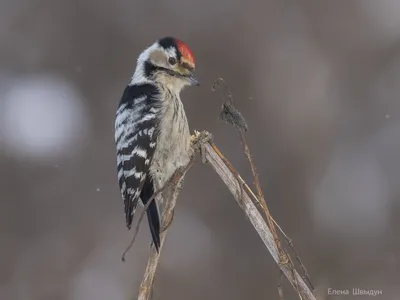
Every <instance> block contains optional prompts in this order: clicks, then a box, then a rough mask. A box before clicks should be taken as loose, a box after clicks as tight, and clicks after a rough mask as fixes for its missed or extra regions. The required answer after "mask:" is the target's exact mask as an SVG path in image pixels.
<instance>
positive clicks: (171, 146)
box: [150, 92, 191, 189]
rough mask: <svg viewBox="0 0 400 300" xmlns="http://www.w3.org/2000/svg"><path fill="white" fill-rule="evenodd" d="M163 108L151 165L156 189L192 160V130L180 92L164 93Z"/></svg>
mask: <svg viewBox="0 0 400 300" xmlns="http://www.w3.org/2000/svg"><path fill="white" fill-rule="evenodd" d="M163 94H164V97H165V98H163V100H162V101H163V109H162V112H161V113H162V117H161V123H160V125H159V134H158V138H157V145H156V150H155V153H154V157H153V161H152V164H151V166H150V174H151V176H152V177H153V180H154V183H155V186H156V189H159V188H161V187H163V186H164V184H165V182H166V181H168V179H169V178H170V177H171V176H172V175H173V174H174V172H175V170H176V169H178V168H180V167H183V166H185V165H186V164H187V163H188V162H189V160H190V155H191V152H190V149H191V148H190V132H189V125H188V122H187V118H186V114H185V111H184V108H183V104H182V102H181V100H180V98H179V94H177V95H175V96H174V95H173V94H171V93H170V92H166V93H163Z"/></svg>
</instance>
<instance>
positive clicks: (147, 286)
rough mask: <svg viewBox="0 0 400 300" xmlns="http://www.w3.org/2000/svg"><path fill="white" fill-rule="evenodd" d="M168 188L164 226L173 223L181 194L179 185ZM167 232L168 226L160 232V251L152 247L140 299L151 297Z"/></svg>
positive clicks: (140, 289)
mask: <svg viewBox="0 0 400 300" xmlns="http://www.w3.org/2000/svg"><path fill="white" fill-rule="evenodd" d="M167 190H168V194H170V195H169V196H168V198H167V201H166V203H165V208H164V213H163V222H162V224H163V226H165V225H166V224H170V223H171V220H172V217H173V214H174V209H175V205H176V201H177V199H178V194H179V189H178V188H177V186H171V187H170V188H168V189H167ZM166 234H167V226H166V227H165V228H164V230H163V231H162V232H161V233H160V249H159V252H158V253H157V251H156V249H155V247H154V246H153V247H151V250H150V257H149V260H148V262H147V267H146V271H145V272H144V276H143V280H142V283H141V284H140V288H139V296H138V300H148V299H150V297H151V292H152V288H153V282H154V276H155V273H156V269H157V265H158V261H159V259H160V254H161V249H162V246H163V244H164V241H165V237H166Z"/></svg>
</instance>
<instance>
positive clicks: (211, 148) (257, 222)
mask: <svg viewBox="0 0 400 300" xmlns="http://www.w3.org/2000/svg"><path fill="white" fill-rule="evenodd" d="M204 149H205V155H206V158H207V161H208V164H209V165H211V166H212V167H213V169H214V170H215V171H216V173H217V174H218V175H219V176H220V177H221V179H222V180H223V181H224V183H225V185H226V186H227V187H228V189H229V190H230V192H231V193H232V194H233V196H234V197H235V199H236V201H237V203H238V204H239V206H240V207H241V208H242V209H243V211H244V212H245V213H246V215H247V217H248V219H249V220H250V222H251V223H252V225H253V226H254V228H255V229H256V231H257V233H258V234H259V236H260V238H261V239H262V241H263V242H264V244H265V246H266V247H267V249H268V251H269V252H270V253H271V255H272V257H273V259H274V260H275V262H276V263H277V264H278V267H279V268H280V269H281V270H282V272H283V273H284V274H285V276H286V277H287V279H288V280H289V282H290V283H291V285H292V286H293V287H294V289H295V290H296V291H298V293H299V296H300V298H301V299H304V300H315V299H316V298H315V296H314V294H313V293H312V291H311V290H310V288H309V286H308V285H307V284H306V283H305V282H304V280H303V278H302V277H301V276H300V275H299V274H298V272H297V271H296V270H295V269H294V266H293V264H292V263H291V262H290V260H289V263H286V264H282V263H281V262H280V259H281V258H280V255H279V254H280V253H279V251H278V249H277V246H276V243H275V239H274V236H273V234H272V232H271V230H270V228H269V226H268V225H267V223H266V222H265V220H264V219H263V217H262V215H261V214H260V212H259V211H258V209H257V207H256V206H255V204H254V203H253V201H252V197H255V195H254V193H252V192H251V190H250V188H249V186H248V185H247V184H246V183H245V181H244V180H243V179H242V178H241V176H240V175H239V174H238V173H237V171H236V170H235V169H234V168H233V167H232V165H231V164H230V163H229V162H228V160H227V159H226V158H224V156H223V155H222V153H221V152H220V151H219V149H218V148H217V147H216V145H215V144H213V143H210V142H209V143H206V144H205V146H204ZM242 187H243V190H244V192H245V193H242V192H241V191H242Z"/></svg>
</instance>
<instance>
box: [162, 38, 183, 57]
mask: <svg viewBox="0 0 400 300" xmlns="http://www.w3.org/2000/svg"><path fill="white" fill-rule="evenodd" d="M175 41H176V39H175V38H173V37H165V38H162V39H160V40H158V44H159V45H160V46H161V47H163V48H164V49H168V48H175V52H176V58H177V59H178V61H179V62H180V61H181V53H180V52H179V50H178V48H177V47H176V42H175Z"/></svg>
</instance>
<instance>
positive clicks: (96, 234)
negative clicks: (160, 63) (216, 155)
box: [0, 0, 400, 300]
mask: <svg viewBox="0 0 400 300" xmlns="http://www.w3.org/2000/svg"><path fill="white" fill-rule="evenodd" d="M164 36H175V37H178V38H180V39H182V40H183V41H185V42H186V43H187V44H188V45H189V46H190V47H191V48H192V50H193V52H194V54H195V58H196V65H197V74H198V77H199V79H200V80H201V82H202V86H201V87H199V88H190V89H187V90H185V91H184V92H183V95H182V97H183V99H184V105H185V108H186V111H187V114H188V116H189V123H190V125H191V128H192V129H198V130H202V129H207V130H209V131H211V132H212V133H213V134H214V136H215V142H216V143H217V145H218V146H219V147H220V148H221V150H222V151H223V152H224V154H225V155H226V156H227V158H229V159H230V161H231V162H232V164H233V165H234V166H235V167H236V168H237V169H238V170H239V171H240V172H241V174H243V176H244V177H245V178H246V179H247V180H248V181H249V183H251V176H250V174H251V173H250V170H249V167H248V164H247V162H246V159H245V157H244V155H243V153H242V150H241V147H240V144H239V139H238V136H237V133H235V131H234V130H233V129H232V128H230V127H229V126H227V125H224V124H221V123H220V122H219V120H218V113H219V109H220V107H221V99H220V98H221V94H222V92H218V93H212V92H211V85H212V82H213V81H214V80H215V79H216V78H217V77H221V76H222V77H224V78H225V80H226V81H227V82H228V84H229V85H230V87H231V90H232V93H233V94H234V97H235V101H236V105H237V107H238V108H239V109H240V110H241V111H242V113H243V114H244V116H245V117H246V118H247V121H248V123H249V129H250V131H249V133H248V142H249V145H250V147H251V149H252V151H253V154H254V159H255V162H256V164H257V167H258V171H259V173H260V177H261V181H262V184H263V189H264V192H265V196H266V199H267V202H268V204H269V207H270V210H271V212H272V214H273V216H274V217H275V219H276V220H278V222H279V223H280V225H281V226H282V228H283V229H284V230H285V231H286V232H287V234H288V235H289V236H290V237H291V238H292V239H293V242H294V244H295V246H296V247H297V250H298V252H299V255H300V257H301V258H302V259H303V261H304V263H305V265H306V267H308V271H309V273H310V275H311V278H312V281H313V283H314V285H315V287H316V289H317V295H318V299H348V298H352V296H344V297H339V296H338V297H329V296H328V295H327V290H328V288H333V289H352V288H363V289H379V290H382V296H380V298H381V299H387V300H392V299H393V300H394V299H399V296H400V287H399V283H400V275H399V273H398V269H399V266H400V237H399V234H398V232H397V228H398V226H399V221H398V217H397V216H398V215H399V212H400V201H399V200H400V199H399V198H400V160H399V158H400V104H399V99H398V98H399V97H398V95H399V92H400V84H399V80H400V2H399V1H396V0H392V1H391V0H380V1H376V0H362V1H361V0H360V1H320V0H304V1H293V0H270V1H228V0H220V1H210V0H203V1H194V0H186V1H183V0H176V1H159V0H153V1H135V0H130V1H128V0H115V1H95V0H68V1H67V0H30V1H29V0H2V1H1V2H0V45H1V46H0V233H1V235H0V299H1V300H25V299H26V300H80V299H82V300H83V299H85V300H92V299H95V300H102V299H104V300H109V299H113V300H125V299H132V297H134V296H135V295H136V294H137V290H138V286H139V284H140V281H141V276H142V274H143V271H144V268H145V265H146V263H147V255H148V250H149V242H150V234H149V230H148V228H147V222H146V223H143V225H144V226H142V228H141V232H140V238H139V240H138V241H137V242H136V244H135V245H134V247H133V249H132V250H131V251H130V252H129V254H128V256H127V262H125V263H122V262H121V254H122V252H123V250H124V249H125V247H126V246H127V245H128V243H129V241H130V239H131V237H132V234H133V232H132V231H128V230H127V229H126V227H125V223H124V215H123V203H122V199H121V196H120V193H119V189H118V184H117V180H116V166H115V148H114V141H113V138H114V134H113V127H114V116H115V111H116V106H117V104H118V102H119V99H120V97H121V94H122V92H123V89H124V87H125V85H126V84H127V82H128V81H129V79H130V76H131V74H132V73H133V70H134V68H135V63H136V58H137V56H138V55H139V53H140V52H141V51H142V50H143V49H144V48H145V47H147V46H149V45H150V44H152V43H153V42H154V41H155V40H156V39H158V38H160V37H164ZM249 97H251V99H249ZM278 275H279V272H278V268H277V266H276V265H275V263H274V262H273V261H272V258H271V257H270V255H269V254H268V253H267V252H266V250H265V248H264V247H263V244H262V242H261V241H260V239H259V238H258V236H257V234H256V232H255V231H254V229H253V228H252V226H251V225H250V223H249V222H248V221H247V219H246V218H245V217H244V215H243V213H242V212H241V210H240V209H239V207H238V206H237V204H236V203H235V201H234V200H233V198H232V197H231V195H230V194H229V192H228V190H227V189H226V187H225V186H224V185H223V184H222V181H221V180H220V179H219V178H218V177H217V175H216V174H215V173H213V171H212V170H211V168H210V167H208V166H206V165H201V164H196V165H195V167H193V168H192V170H191V171H190V173H189V174H188V176H187V179H186V183H185V190H184V192H183V193H182V194H181V197H180V201H179V203H178V208H177V212H176V214H175V219H174V223H173V225H172V227H171V228H170V231H169V235H168V237H167V241H166V244H165V247H164V251H163V253H162V258H161V262H160V265H159V269H158V272H157V276H156V285H155V290H154V299H166V300H168V299H177V300H179V299H219V300H220V299H231V300H236V299H238V300H239V299H240V300H242V299H278V291H277V284H278ZM284 291H285V299H297V296H296V295H295V293H294V292H293V291H292V288H291V287H289V286H288V285H287V284H286V285H285V290H284ZM367 298H368V299H370V297H366V296H364V297H363V296H359V297H357V299H367Z"/></svg>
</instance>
